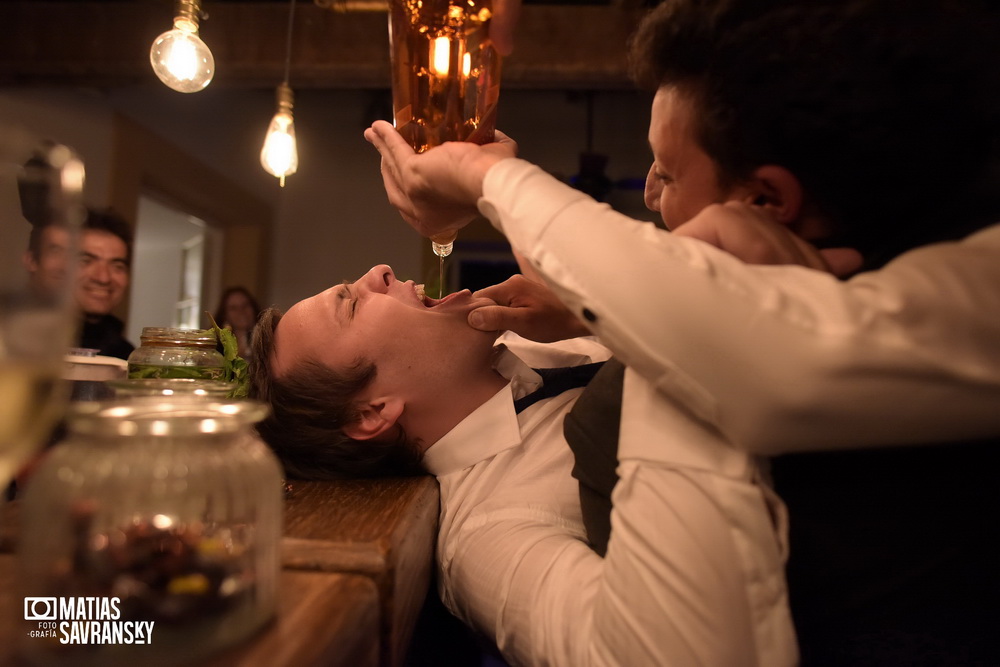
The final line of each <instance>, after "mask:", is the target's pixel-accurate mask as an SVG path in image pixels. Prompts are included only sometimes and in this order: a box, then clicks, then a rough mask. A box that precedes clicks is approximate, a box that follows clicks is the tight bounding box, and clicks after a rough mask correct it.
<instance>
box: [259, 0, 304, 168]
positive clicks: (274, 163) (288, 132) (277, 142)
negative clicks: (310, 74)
mask: <svg viewBox="0 0 1000 667" xmlns="http://www.w3.org/2000/svg"><path fill="white" fill-rule="evenodd" d="M294 23H295V0H291V7H290V8H289V10H288V34H287V37H286V39H285V80H284V81H282V82H281V85H280V86H278V94H277V97H278V111H277V113H275V114H274V118H272V119H271V124H270V125H268V126H267V135H266V136H265V137H264V147H263V148H261V149H260V163H261V165H262V166H263V167H264V171H266V172H267V173H269V174H271V175H272V176H277V177H278V184H279V185H280V186H281V187H285V176H291V175H292V174H294V173H295V170H296V169H298V168H299V152H298V148H297V147H296V145H295V119H294V118H293V116H292V104H293V100H294V94H293V93H292V88H291V86H289V85H288V74H289V70H291V66H292V26H293V25H294Z"/></svg>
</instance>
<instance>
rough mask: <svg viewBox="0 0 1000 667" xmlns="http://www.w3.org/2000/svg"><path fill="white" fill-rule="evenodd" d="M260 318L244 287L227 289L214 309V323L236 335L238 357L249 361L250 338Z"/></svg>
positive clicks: (255, 304) (249, 294)
mask: <svg viewBox="0 0 1000 667" xmlns="http://www.w3.org/2000/svg"><path fill="white" fill-rule="evenodd" d="M259 316H260V306H259V305H258V304H257V299H255V298H254V296H253V294H251V293H250V290H248V289H247V288H245V287H240V286H235V287H227V288H226V289H225V291H223V292H222V297H220V298H219V305H218V307H217V308H216V309H215V321H216V322H217V323H218V325H219V326H220V327H227V326H228V327H229V328H230V329H232V330H233V333H234V334H236V340H237V342H238V343H239V353H240V356H241V357H243V358H244V359H246V360H247V361H249V360H250V356H251V353H250V336H251V335H252V334H253V328H254V326H255V325H256V324H257V318H258V317H259Z"/></svg>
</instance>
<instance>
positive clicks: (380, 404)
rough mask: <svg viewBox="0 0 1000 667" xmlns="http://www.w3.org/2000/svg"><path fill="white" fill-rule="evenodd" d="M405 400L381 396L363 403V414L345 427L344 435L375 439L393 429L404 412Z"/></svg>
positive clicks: (355, 438)
mask: <svg viewBox="0 0 1000 667" xmlns="http://www.w3.org/2000/svg"><path fill="white" fill-rule="evenodd" d="M404 407H406V404H405V402H404V401H403V399H401V398H397V397H381V398H374V399H370V400H368V401H366V402H365V403H363V404H362V405H361V409H360V412H361V416H360V417H359V418H358V420H357V421H356V422H354V423H353V424H348V425H347V426H345V427H344V428H343V431H344V435H346V436H347V437H349V438H353V439H354V440H374V439H376V438H378V437H380V436H382V435H384V434H385V433H386V432H388V431H389V430H391V429H392V428H394V427H395V426H396V424H397V423H398V422H399V418H400V416H401V415H402V414H403V408H404Z"/></svg>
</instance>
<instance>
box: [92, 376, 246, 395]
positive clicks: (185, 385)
mask: <svg viewBox="0 0 1000 667" xmlns="http://www.w3.org/2000/svg"><path fill="white" fill-rule="evenodd" d="M105 384H106V385H107V387H108V390H109V391H111V392H112V394H113V397H114V398H119V399H126V398H136V397H137V396H162V397H168V398H169V397H170V396H200V397H203V398H214V399H216V400H222V399H225V398H227V397H228V396H229V393H230V392H231V391H232V389H233V384H232V383H230V382H223V381H222V380H192V379H189V378H127V379H123V380H108V381H107V382H106V383H105Z"/></svg>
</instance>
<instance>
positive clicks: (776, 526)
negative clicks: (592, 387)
mask: <svg viewBox="0 0 1000 667" xmlns="http://www.w3.org/2000/svg"><path fill="white" fill-rule="evenodd" d="M507 341H508V345H509V346H510V347H511V348H512V349H514V350H516V351H517V353H518V355H521V356H523V357H524V358H525V360H526V361H529V362H530V363H531V365H533V366H536V367H542V366H559V365H569V364H567V363H566V362H565V358H562V359H560V360H556V359H552V360H551V362H550V363H546V362H545V360H544V359H541V358H539V355H540V354H541V355H545V354H548V353H553V352H555V353H558V352H559V348H558V346H552V345H548V346H544V345H539V344H532V343H529V342H527V341H523V340H520V339H516V338H515V337H510V336H508V337H507ZM572 344H573V345H575V346H578V347H579V346H580V345H583V344H586V345H593V346H594V352H593V353H592V354H590V355H585V356H589V357H590V358H584V357H580V358H579V359H578V360H577V361H574V362H573V363H585V362H587V361H591V360H595V361H596V360H602V359H604V358H607V356H608V354H607V351H606V350H604V349H603V348H601V347H600V346H598V345H597V344H596V343H593V342H592V341H591V342H588V341H587V340H586V339H576V340H575V341H573V342H572ZM498 370H499V371H500V372H501V373H502V374H504V376H505V377H508V378H509V379H511V384H509V385H507V386H506V387H505V388H504V389H502V390H501V391H500V392H498V393H497V394H496V395H495V396H494V397H493V398H492V399H491V400H490V401H488V402H487V403H485V404H484V405H483V406H481V407H480V408H479V409H478V410H477V411H476V412H474V413H473V414H472V415H470V416H469V417H467V418H466V419H465V420H464V421H462V422H461V423H460V424H458V426H456V427H455V428H454V429H453V430H452V431H451V432H449V433H448V434H447V435H446V436H445V437H444V438H442V439H441V440H439V441H438V442H437V443H435V444H434V445H433V446H432V447H430V448H429V449H428V450H427V452H426V454H425V459H424V460H425V464H426V466H427V468H428V470H430V471H431V472H432V473H433V474H435V475H436V476H437V478H438V480H439V482H440V485H441V528H440V532H439V536H438V565H439V570H440V584H441V596H442V599H443V601H444V602H445V604H446V605H447V606H448V608H449V609H451V610H452V612H453V613H455V614H456V615H457V616H458V617H459V618H462V619H463V620H465V621H466V622H467V623H469V624H471V625H472V626H473V627H474V628H476V629H478V630H479V631H480V632H482V633H484V634H485V635H486V636H488V637H490V638H492V639H494V640H495V641H496V643H497V646H498V647H499V648H500V650H501V652H502V653H503V655H504V657H505V658H506V659H507V660H508V661H509V662H510V663H511V664H513V665H533V666H534V665H567V666H571V667H585V666H587V665H627V666H629V667H631V666H633V665H635V666H639V665H666V664H670V665H727V666H730V665H733V666H738V665H760V666H767V667H771V666H780V665H791V664H794V663H795V661H796V659H797V651H796V645H795V637H794V632H793V630H792V626H791V619H790V614H789V611H788V606H787V596H786V591H785V586H784V578H783V558H784V555H785V554H784V551H785V548H784V544H785V539H786V537H785V533H784V529H785V526H784V522H783V519H782V517H783V516H784V510H783V507H782V506H781V504H780V502H779V501H777V500H776V498H774V496H773V494H770V493H769V492H768V490H767V489H766V487H764V486H762V485H760V484H759V483H758V480H759V476H758V474H757V470H756V467H755V465H754V463H753V461H752V459H751V458H750V457H749V456H748V455H747V454H745V453H744V452H740V451H738V450H736V449H733V448H731V447H726V446H722V445H719V444H718V442H717V437H715V436H714V435H713V434H712V433H710V432H703V431H699V429H694V430H695V431H696V433H691V432H689V431H691V430H692V429H691V428H690V427H689V425H686V424H685V425H684V426H688V428H687V430H686V431H681V432H679V433H677V434H675V433H674V432H672V429H673V428H674V427H675V424H674V423H672V421H671V420H670V419H669V418H664V420H663V421H649V420H643V423H644V424H646V428H645V430H644V431H643V432H641V433H634V434H632V435H631V436H630V438H638V439H641V440H643V441H645V442H647V443H648V450H649V451H647V452H643V451H642V450H641V448H638V449H637V450H636V452H635V457H632V456H631V454H629V457H630V458H629V459H628V460H623V463H622V467H621V469H620V473H621V474H622V482H621V483H619V485H618V487H616V489H615V495H614V502H615V510H614V513H613V514H612V522H613V525H614V533H613V535H612V539H611V543H610V545H609V548H608V554H607V557H606V558H605V559H602V558H600V557H599V556H598V555H597V554H595V553H594V552H593V551H592V550H591V549H590V548H589V547H588V546H587V544H586V542H585V541H584V540H585V533H584V528H583V524H582V518H581V515H580V503H579V491H578V485H577V481H576V480H575V479H574V478H573V477H572V476H571V470H572V467H573V455H572V452H571V450H570V448H569V446H568V445H567V444H566V441H565V439H564V437H563V433H562V421H563V417H564V416H565V414H566V413H567V412H568V411H569V409H570V408H571V407H572V405H573V403H574V402H575V401H576V399H577V397H578V396H579V394H580V393H581V391H582V390H580V389H575V390H570V391H567V392H564V393H563V394H560V395H558V396H555V397H553V398H549V399H544V400H542V401H539V402H538V403H536V404H534V405H532V406H531V407H529V408H528V409H526V410H524V411H523V412H521V413H520V414H515V412H514V407H513V401H514V399H515V398H518V397H520V396H521V395H522V394H524V393H527V391H528V390H530V388H531V387H532V386H533V385H535V384H537V382H538V376H537V374H535V373H534V372H533V371H531V370H530V368H528V367H527V366H526V365H524V364H523V363H522V362H520V361H518V359H517V358H516V357H515V356H514V355H513V354H512V353H511V352H509V351H508V352H507V353H506V355H505V356H504V357H503V358H502V359H501V363H500V365H498ZM625 392H626V393H625V401H624V403H625V405H627V406H633V405H634V406H636V408H637V409H645V408H643V407H641V406H642V405H643V403H642V401H643V399H644V397H645V398H649V397H650V396H649V395H648V393H647V392H645V391H644V389H643V388H642V387H634V386H631V385H630V384H629V383H627V384H626V387H625ZM653 399H654V400H658V397H656V396H654V397H653ZM628 409H631V407H629V408H628ZM626 416H627V413H626V414H623V421H624V417H626ZM674 421H677V420H674ZM671 452H673V453H671ZM646 455H648V457H649V458H648V459H643V458H642V457H643V456H646Z"/></svg>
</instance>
